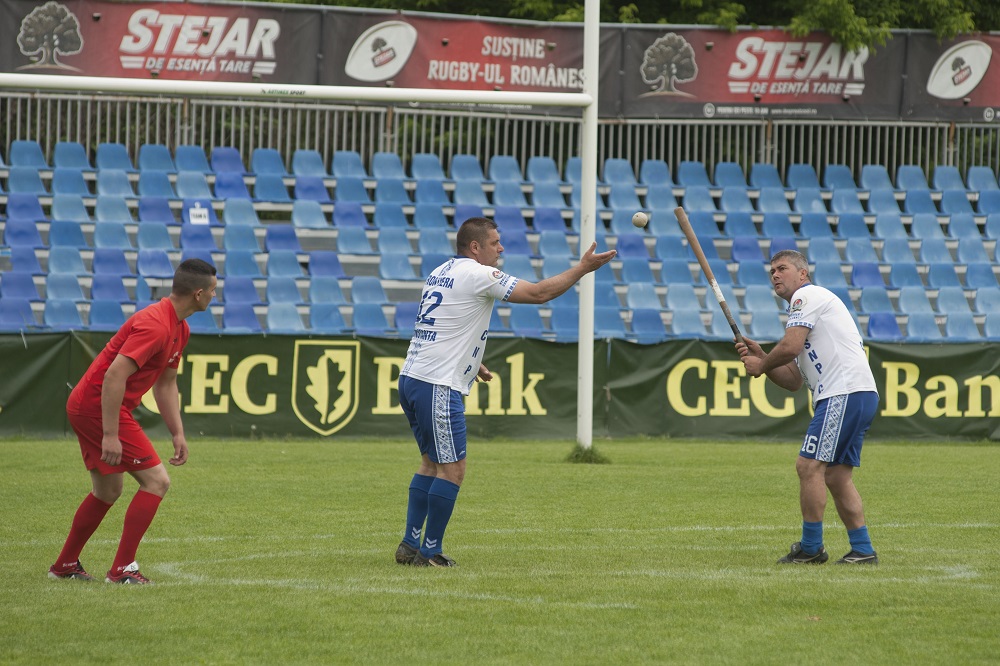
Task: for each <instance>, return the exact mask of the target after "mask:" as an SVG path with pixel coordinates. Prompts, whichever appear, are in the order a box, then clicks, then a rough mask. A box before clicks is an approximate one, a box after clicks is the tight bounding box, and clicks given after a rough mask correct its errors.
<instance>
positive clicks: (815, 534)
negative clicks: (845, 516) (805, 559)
mask: <svg viewBox="0 0 1000 666" xmlns="http://www.w3.org/2000/svg"><path fill="white" fill-rule="evenodd" d="M822 547H823V521H822V520H821V521H819V522H818V523H807V522H806V521H804V520H803V521H802V550H804V551H805V552H807V553H818V552H819V549H820V548H822Z"/></svg>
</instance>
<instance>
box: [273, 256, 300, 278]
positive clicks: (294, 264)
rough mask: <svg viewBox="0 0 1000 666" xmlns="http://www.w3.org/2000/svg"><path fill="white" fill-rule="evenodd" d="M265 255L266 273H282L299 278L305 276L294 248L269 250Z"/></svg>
mask: <svg viewBox="0 0 1000 666" xmlns="http://www.w3.org/2000/svg"><path fill="white" fill-rule="evenodd" d="M266 256H267V275H269V276H275V275H279V276H280V275H284V276H288V277H295V278H300V277H304V276H305V272H304V271H303V269H302V264H301V263H300V262H299V258H298V253H297V252H296V251H295V250H270V251H269V252H267V254H266Z"/></svg>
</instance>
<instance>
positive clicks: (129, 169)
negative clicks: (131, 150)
mask: <svg viewBox="0 0 1000 666" xmlns="http://www.w3.org/2000/svg"><path fill="white" fill-rule="evenodd" d="M94 166H96V167H97V170H98V171H99V172H100V171H104V170H106V169H115V170H120V171H124V172H125V173H135V172H136V171H138V169H136V168H135V165H134V164H132V158H131V157H130V156H129V154H128V150H126V148H125V146H124V145H122V144H120V143H99V144H97V152H96V154H95V156H94Z"/></svg>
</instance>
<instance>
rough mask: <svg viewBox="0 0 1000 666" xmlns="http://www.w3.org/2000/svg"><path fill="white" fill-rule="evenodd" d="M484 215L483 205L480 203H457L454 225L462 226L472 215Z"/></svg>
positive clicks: (453, 218)
mask: <svg viewBox="0 0 1000 666" xmlns="http://www.w3.org/2000/svg"><path fill="white" fill-rule="evenodd" d="M482 216H483V207H482V206H480V205H478V204H462V203H456V204H455V212H454V214H453V215H452V221H453V222H454V226H455V227H456V228H457V227H460V226H462V223H463V222H465V221H466V220H468V219H469V218H471V217H482Z"/></svg>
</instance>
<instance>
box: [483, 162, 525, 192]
mask: <svg viewBox="0 0 1000 666" xmlns="http://www.w3.org/2000/svg"><path fill="white" fill-rule="evenodd" d="M488 175H489V180H492V181H494V182H496V183H497V185H499V184H500V183H502V182H506V183H517V184H518V185H520V184H521V183H522V182H524V177H523V176H522V175H521V165H520V164H519V163H518V161H517V158H516V157H513V156H511V155H494V156H493V157H491V158H490V163H489V168H488Z"/></svg>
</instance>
